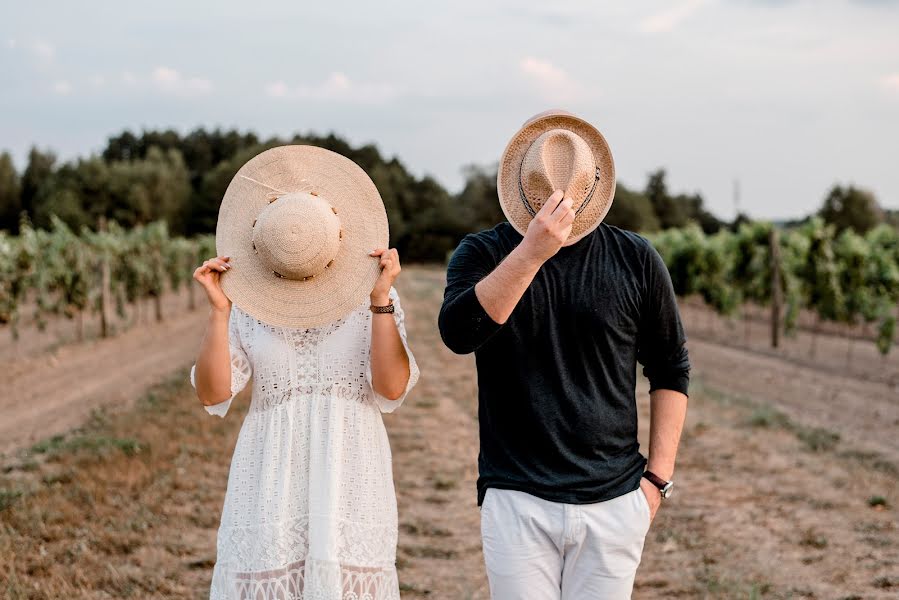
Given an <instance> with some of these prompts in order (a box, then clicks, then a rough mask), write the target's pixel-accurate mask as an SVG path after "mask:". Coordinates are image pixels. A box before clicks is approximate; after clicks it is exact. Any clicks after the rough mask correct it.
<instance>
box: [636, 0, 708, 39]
mask: <svg viewBox="0 0 899 600" xmlns="http://www.w3.org/2000/svg"><path fill="white" fill-rule="evenodd" d="M707 3H708V0H683V1H682V2H678V3H677V4H674V5H673V6H669V7H668V8H666V9H664V10H661V11H659V12H657V13H653V14H651V15H649V16H648V17H646V18H645V19H643V20H642V21H640V26H639V29H640V31H642V32H643V33H666V32H669V31H673V30H674V29H675V28H676V27H677V26H678V25H680V24H681V22H682V21H683V20H684V19H686V18H687V17H689V16H690V15H692V14H693V13H695V12H696V11H697V10H699V9H700V8H701V7H702V5H704V4H707Z"/></svg>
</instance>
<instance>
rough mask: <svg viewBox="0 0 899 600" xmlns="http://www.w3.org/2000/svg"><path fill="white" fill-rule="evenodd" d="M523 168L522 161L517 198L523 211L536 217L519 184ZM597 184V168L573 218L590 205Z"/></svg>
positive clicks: (522, 163)
mask: <svg viewBox="0 0 899 600" xmlns="http://www.w3.org/2000/svg"><path fill="white" fill-rule="evenodd" d="M523 168H524V159H522V161H521V168H519V169H518V197H519V198H520V199H521V203H522V204H523V205H524V209H525V210H526V211H528V214H529V215H531V216H532V217H536V216H537V211H536V210H534V207H533V206H531V203H530V201H528V197H527V195H526V194H525V193H524V186H523V185H522V184H521V171H522V169H523ZM598 182H599V167H596V177H594V179H593V185H592V186H591V187H590V193H589V194H587V197H586V198H584V201H583V202H582V203H581V206H580V207H579V208H578V209H577V210H576V211H575V213H574V216H575V217H577V216H578V215H580V214H581V213H582V212H583V211H584V209H585V208H587V205H588V204H590V201H591V200H593V192H595V191H596V184H597V183H598Z"/></svg>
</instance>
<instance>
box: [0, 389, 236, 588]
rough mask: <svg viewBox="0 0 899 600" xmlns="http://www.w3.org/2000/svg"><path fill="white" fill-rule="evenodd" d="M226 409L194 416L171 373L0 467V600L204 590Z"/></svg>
mask: <svg viewBox="0 0 899 600" xmlns="http://www.w3.org/2000/svg"><path fill="white" fill-rule="evenodd" d="M230 417H231V415H229V419H225V420H220V419H212V418H209V417H208V416H207V415H205V413H203V412H202V410H201V409H200V407H199V404H198V401H197V400H196V398H195V397H194V395H193V391H192V389H191V388H190V387H189V385H188V384H186V373H184V372H179V373H178V374H177V375H176V376H175V377H173V378H172V379H171V380H169V381H167V382H165V383H164V384H162V385H159V386H156V387H155V388H153V390H152V391H151V392H150V393H148V394H147V395H146V396H145V397H143V398H142V399H141V400H139V401H138V402H137V403H136V405H135V406H134V407H133V408H130V409H127V410H122V411H117V412H114V413H105V412H102V411H100V412H96V413H94V415H92V416H91V418H90V419H89V420H88V422H87V423H86V424H85V425H84V426H83V427H81V428H79V429H78V430H76V431H73V432H72V433H70V434H68V435H64V436H54V437H51V438H48V439H46V440H43V441H41V442H39V443H37V444H35V445H34V446H32V447H31V448H30V449H28V450H27V451H25V452H24V453H23V454H22V455H21V456H19V457H17V458H18V460H17V464H16V465H15V466H13V467H12V468H11V469H10V470H9V471H8V472H6V473H5V474H4V475H2V476H0V574H2V575H0V579H2V580H3V581H4V582H6V588H5V589H4V587H3V586H2V585H0V598H18V597H21V598H42V597H66V598H194V597H201V596H204V595H205V594H208V585H209V583H208V577H209V576H210V572H211V570H210V568H209V567H210V566H211V564H212V562H213V561H214V558H215V551H214V539H215V529H216V527H217V525H218V509H219V507H220V506H221V498H222V495H223V494H224V490H225V481H226V478H227V465H228V455H229V454H230V446H231V444H233V438H234V436H235V435H236V433H237V429H238V428H239V426H240V422H241V415H240V409H238V414H236V415H235V418H233V419H232V418H230ZM22 467H25V468H22ZM13 550H14V551H13ZM73 565H77V568H73Z"/></svg>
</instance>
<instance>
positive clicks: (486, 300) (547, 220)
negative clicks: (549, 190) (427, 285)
mask: <svg viewBox="0 0 899 600" xmlns="http://www.w3.org/2000/svg"><path fill="white" fill-rule="evenodd" d="M562 195H563V194H562V191H561V190H557V191H555V192H554V193H553V195H552V196H550V197H549V199H548V200H547V201H546V203H545V204H544V205H543V207H542V208H541V209H540V211H539V212H538V213H537V215H536V216H535V217H534V218H533V219H532V220H531V222H530V224H529V225H528V230H527V232H526V233H525V236H524V239H523V240H522V242H521V243H520V244H519V245H518V246H517V247H516V248H515V249H514V250H512V252H510V253H509V255H508V256H506V258H505V259H504V260H503V261H502V262H501V263H500V264H499V265H497V266H496V268H495V269H493V271H492V272H490V273H488V274H486V275H485V274H484V273H483V272H480V271H479V269H478V265H476V264H474V263H475V262H476V261H474V260H473V259H472V258H471V257H470V256H469V254H470V250H469V249H467V248H463V247H462V246H460V248H459V250H457V252H456V254H455V255H454V256H453V259H452V260H451V261H450V265H449V269H448V271H447V288H446V294H445V295H444V299H443V306H442V307H441V309H440V317H439V320H438V325H439V328H440V335H441V337H442V338H443V342H444V343H445V344H446V345H447V347H448V348H449V349H450V350H452V351H453V352H456V353H458V354H467V353H469V352H474V351H475V350H477V348H478V347H480V345H481V344H483V343H484V342H485V341H486V340H487V339H488V338H489V337H490V336H491V335H493V334H494V333H495V332H496V331H497V329H499V327H500V326H502V325H503V324H504V323H505V322H506V321H507V320H508V319H509V316H510V315H511V314H512V311H513V310H515V307H516V306H517V305H518V302H519V300H521V297H522V296H523V295H524V292H525V291H526V290H527V289H528V286H529V285H530V284H531V281H533V280H534V276H535V275H536V274H537V271H539V270H540V267H541V266H542V265H543V263H544V262H546V261H547V260H548V259H549V258H550V257H552V256H553V255H555V253H556V252H558V251H559V248H561V247H562V244H564V243H565V241H566V240H567V239H568V235H569V234H570V233H571V225H572V223H574V210H573V209H572V200H571V199H570V198H565V199H564V200H563V199H562ZM463 245H464V244H463ZM485 321H486V322H485Z"/></svg>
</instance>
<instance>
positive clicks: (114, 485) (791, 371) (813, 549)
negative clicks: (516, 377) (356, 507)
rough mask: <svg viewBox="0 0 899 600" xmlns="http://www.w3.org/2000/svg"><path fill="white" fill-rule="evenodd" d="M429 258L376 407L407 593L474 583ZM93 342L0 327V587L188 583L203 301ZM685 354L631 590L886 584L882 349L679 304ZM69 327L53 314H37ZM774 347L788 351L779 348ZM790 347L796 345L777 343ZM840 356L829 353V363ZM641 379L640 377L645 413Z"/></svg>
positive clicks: (784, 594) (898, 384)
mask: <svg viewBox="0 0 899 600" xmlns="http://www.w3.org/2000/svg"><path fill="white" fill-rule="evenodd" d="M442 285H443V274H442V272H441V271H440V270H437V269H432V268H422V267H408V268H406V269H405V270H404V272H403V275H402V278H401V281H400V283H399V285H398V287H399V289H400V293H401V294H402V296H403V301H404V305H405V307H406V310H407V314H408V317H407V324H408V327H409V335H410V340H411V343H412V345H413V350H414V352H415V354H416V358H417V359H418V361H419V364H420V366H421V369H422V378H421V381H420V383H419V386H418V387H417V388H416V390H415V392H414V393H413V394H412V395H411V396H410V397H409V399H408V400H407V403H406V405H405V406H403V407H402V408H401V409H400V410H399V411H397V412H396V413H395V414H393V415H387V416H386V417H385V421H386V423H387V427H388V430H389V432H390V436H391V443H392V448H393V452H394V473H395V479H396V485H397V495H398V498H399V503H400V506H399V508H400V523H401V525H400V528H401V531H400V542H399V551H398V567H399V572H400V581H401V586H402V590H403V596H404V598H410V599H412V598H436V599H448V600H456V599H459V600H464V599H477V598H487V597H488V594H487V588H486V580H485V576H484V569H483V564H482V558H481V554H480V540H479V532H478V528H479V515H478V510H477V507H476V504H475V493H474V481H475V479H476V476H477V474H476V456H477V445H478V440H477V414H476V409H477V401H476V383H475V380H474V368H473V359H472V358H471V357H459V356H455V355H453V354H452V353H450V352H449V351H448V350H447V349H445V348H444V347H443V345H442V343H441V342H440V340H439V336H438V334H437V332H436V326H435V323H436V312H437V309H438V307H439V302H440V298H441V296H442ZM184 305H186V300H185V299H184V298H183V297H169V298H167V299H166V306H167V307H168V306H171V307H172V309H171V315H172V316H171V317H170V318H168V319H167V320H166V321H165V322H163V323H161V324H156V323H150V322H144V323H141V324H138V325H135V326H134V327H131V328H130V329H128V330H127V331H125V332H123V333H122V334H121V335H118V336H116V337H113V338H109V339H103V340H98V339H88V340H87V341H85V342H81V343H77V342H72V343H68V344H62V345H58V344H54V343H51V342H50V341H48V338H47V337H46V336H43V337H42V336H41V335H40V334H37V333H35V332H32V331H23V337H22V339H21V340H20V341H19V342H17V343H16V344H15V345H12V343H11V342H7V341H5V340H4V341H3V342H2V343H0V356H3V357H4V361H5V364H6V365H7V368H6V369H5V371H4V373H3V374H2V375H0V378H2V379H0V386H2V389H3V390H4V393H3V396H2V397H0V413H2V414H3V418H2V421H0V451H3V452H5V456H4V458H3V464H4V469H3V472H2V474H0V596H2V597H4V598H35V599H36V598H62V597H64V598H200V597H203V596H204V595H205V594H206V590H207V587H208V581H209V577H210V575H211V566H212V564H213V562H214V559H215V531H216V528H217V525H218V516H219V510H220V507H221V502H222V498H223V494H224V488H225V481H226V477H227V470H228V463H229V459H230V454H231V451H232V448H233V445H234V442H235V438H236V435H237V432H238V429H239V427H240V421H241V416H242V410H245V407H246V401H247V400H248V394H247V393H246V392H244V394H243V400H244V402H242V403H241V404H240V407H241V410H237V411H234V412H232V413H231V414H229V415H228V418H226V419H224V420H219V419H217V418H214V417H209V416H207V415H206V414H205V413H204V412H203V411H202V409H201V407H200V406H199V402H198V401H197V400H196V398H195V397H194V395H193V393H192V390H191V388H190V387H189V386H188V385H187V383H186V370H187V367H189V365H190V362H191V359H192V356H193V355H194V353H195V352H196V349H197V347H198V345H199V340H200V336H201V334H202V329H203V319H204V316H205V311H204V310H202V309H201V310H198V311H196V312H187V311H184V310H183V309H182V310H181V311H178V309H177V307H178V306H182V307H183V306H184ZM684 315H685V321H686V324H687V328H688V335H689V336H690V342H689V349H690V353H691V357H692V360H693V364H694V372H693V383H692V385H691V401H690V410H689V416H688V422H687V426H686V427H685V431H684V437H683V441H682V445H681V451H680V454H679V456H678V469H677V474H676V480H677V494H676V495H675V496H674V497H673V498H672V500H671V501H670V502H669V503H667V504H666V505H665V506H664V507H663V508H662V510H661V511H660V512H659V515H658V517H657V519H656V521H655V522H654V523H653V525H652V528H651V530H650V533H649V536H648V538H647V543H646V548H645V552H644V558H643V563H642V565H641V567H640V570H639V572H638V576H637V583H636V588H635V593H634V596H635V598H668V597H680V598H827V599H830V598H833V599H838V598H841V599H844V600H848V599H849V598H858V599H860V598H865V599H867V598H895V597H897V595H899V531H897V518H896V503H897V502H899V440H897V437H899V436H897V435H896V431H897V430H899V359H897V356H896V355H897V353H896V352H894V353H893V355H892V356H891V357H888V358H887V359H881V358H880V357H879V356H878V355H876V353H875V351H874V350H871V349H870V348H868V346H867V345H866V344H867V343H865V344H862V343H859V345H858V348H857V349H856V355H855V358H854V363H853V365H854V366H853V367H852V368H842V365H843V364H844V358H845V356H846V352H847V346H846V340H845V339H842V338H838V337H836V336H829V335H819V336H818V337H819V339H818V341H817V344H818V349H817V352H816V356H815V358H814V360H812V359H810V358H809V357H808V356H807V353H806V352H805V351H804V349H805V348H806V347H807V345H808V343H809V342H810V339H809V337H808V335H809V334H808V333H806V332H803V331H800V333H799V335H798V336H797V338H796V339H795V340H789V341H788V342H787V345H788V347H787V348H786V350H785V351H784V352H785V353H786V354H774V353H772V352H771V351H769V350H767V349H766V346H765V345H764V342H765V331H766V330H765V324H764V323H763V322H759V323H758V324H755V325H753V324H750V329H751V330H750V338H749V339H750V340H758V347H753V348H752V349H749V350H747V349H745V348H742V347H740V344H739V342H740V341H742V339H743V337H744V334H745V331H744V327H743V325H742V324H741V325H740V326H739V327H736V328H735V327H734V326H732V325H730V324H729V323H728V322H727V321H725V320H723V319H719V318H718V317H716V316H714V315H713V314H711V313H708V311H704V309H702V308H699V307H696V306H695V305H693V304H690V305H689V306H685V310H684ZM51 327H56V329H57V330H58V331H69V330H68V329H66V327H67V325H64V324H51ZM791 345H792V346H791ZM791 348H792V349H791ZM837 365H840V366H841V367H840V368H837ZM646 392H647V388H646V385H645V382H641V385H640V388H639V389H638V400H639V403H640V414H641V423H640V425H641V432H642V435H643V438H644V439H645V437H646V433H647V429H648V398H647V393H646Z"/></svg>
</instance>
